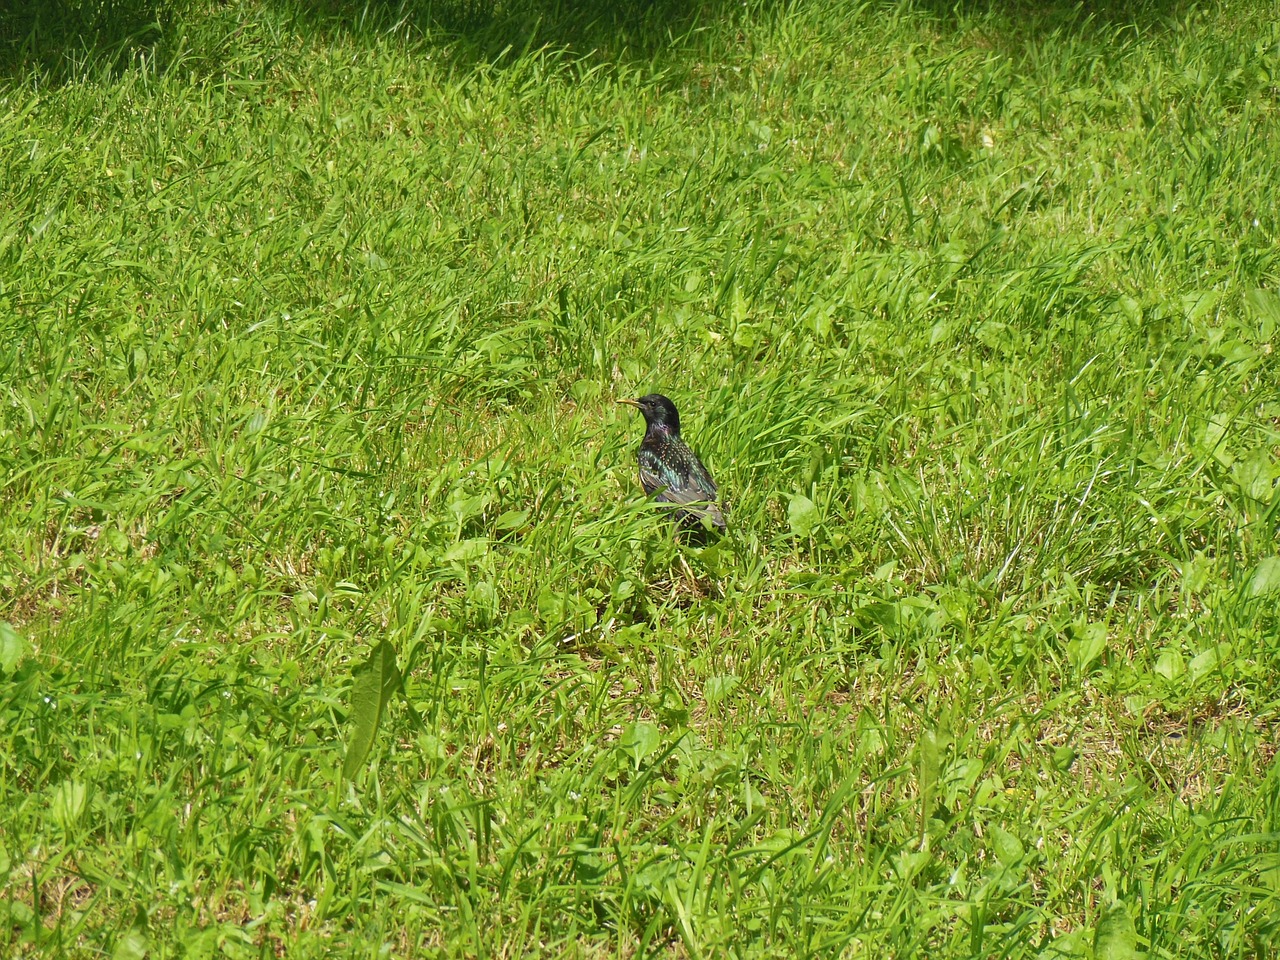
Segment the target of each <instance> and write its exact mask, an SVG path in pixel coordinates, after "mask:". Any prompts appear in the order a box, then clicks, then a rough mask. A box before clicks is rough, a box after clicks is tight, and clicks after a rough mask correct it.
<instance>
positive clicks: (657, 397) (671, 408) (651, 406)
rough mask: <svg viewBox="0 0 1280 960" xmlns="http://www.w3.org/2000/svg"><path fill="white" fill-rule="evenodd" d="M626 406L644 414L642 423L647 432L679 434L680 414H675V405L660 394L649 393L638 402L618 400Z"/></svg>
mask: <svg viewBox="0 0 1280 960" xmlns="http://www.w3.org/2000/svg"><path fill="white" fill-rule="evenodd" d="M618 402H619V403H625V404H627V406H630V407H635V408H636V409H637V410H639V411H640V412H641V413H643V414H644V423H645V426H646V427H647V428H648V429H649V430H661V431H663V432H665V433H671V434H677V435H678V434H679V433H680V414H678V413H676V405H675V404H674V403H672V402H671V401H670V400H668V399H667V398H666V397H664V396H663V395H662V394H660V393H650V394H646V395H645V396H643V397H641V398H640V399H639V400H619V401H618Z"/></svg>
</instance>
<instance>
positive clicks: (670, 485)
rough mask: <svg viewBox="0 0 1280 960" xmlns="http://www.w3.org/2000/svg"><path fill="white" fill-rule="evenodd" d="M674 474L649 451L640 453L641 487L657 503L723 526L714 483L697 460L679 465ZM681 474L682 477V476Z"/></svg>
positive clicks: (692, 459) (693, 459) (669, 467)
mask: <svg viewBox="0 0 1280 960" xmlns="http://www.w3.org/2000/svg"><path fill="white" fill-rule="evenodd" d="M681 466H683V467H684V468H685V469H684V470H683V471H677V470H674V469H672V468H671V466H670V465H668V464H666V463H663V462H662V460H661V459H660V458H659V457H658V456H657V455H656V454H651V453H650V452H649V451H648V450H641V451H640V485H641V486H642V487H644V491H645V493H647V494H649V495H650V496H653V497H656V499H657V500H658V502H659V503H670V504H672V505H674V506H677V507H681V508H684V510H685V511H686V512H688V513H691V514H693V515H694V516H697V517H707V518H708V519H709V520H711V522H712V523H714V524H715V525H716V526H718V527H723V526H724V515H723V514H722V513H721V512H720V508H719V507H718V506H717V505H716V502H715V500H716V492H717V489H716V484H715V481H714V480H712V479H711V474H709V473H708V472H707V468H706V467H704V466H703V465H702V464H701V462H699V461H698V459H697V458H696V457H694V458H691V460H690V461H689V462H685V463H682V464H681ZM682 474H683V475H682Z"/></svg>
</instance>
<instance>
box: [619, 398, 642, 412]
mask: <svg viewBox="0 0 1280 960" xmlns="http://www.w3.org/2000/svg"><path fill="white" fill-rule="evenodd" d="M617 402H618V403H625V404H626V405H627V406H628V407H635V408H636V409H637V410H639V409H640V401H639V400H618V401H617Z"/></svg>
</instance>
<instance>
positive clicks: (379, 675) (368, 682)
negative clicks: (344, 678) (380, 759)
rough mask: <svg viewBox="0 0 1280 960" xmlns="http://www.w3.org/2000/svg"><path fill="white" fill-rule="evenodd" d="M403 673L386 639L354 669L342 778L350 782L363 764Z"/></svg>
mask: <svg viewBox="0 0 1280 960" xmlns="http://www.w3.org/2000/svg"><path fill="white" fill-rule="evenodd" d="M400 685H401V681H400V670H399V669H398V668H397V667H396V653H395V651H394V650H392V649H391V644H389V643H387V641H385V640H383V641H382V642H381V643H380V644H378V645H377V646H376V647H374V648H373V652H372V653H370V654H369V659H368V660H366V661H365V662H364V663H362V664H360V666H358V667H356V669H355V680H354V682H353V683H352V684H351V719H352V722H353V725H352V728H351V735H350V736H349V737H348V738H347V756H346V759H344V760H343V762H342V776H343V777H344V778H346V779H348V780H350V779H351V778H352V777H354V776H355V775H356V771H358V770H359V769H360V767H361V766H362V765H363V764H364V761H365V758H366V757H368V756H369V751H370V750H371V749H372V748H373V741H374V739H375V738H376V737H377V735H378V724H379V723H381V722H382V712H383V711H384V710H385V709H386V707H387V704H388V703H389V702H390V701H391V697H392V696H393V695H394V694H395V692H396V691H397V690H398V689H400Z"/></svg>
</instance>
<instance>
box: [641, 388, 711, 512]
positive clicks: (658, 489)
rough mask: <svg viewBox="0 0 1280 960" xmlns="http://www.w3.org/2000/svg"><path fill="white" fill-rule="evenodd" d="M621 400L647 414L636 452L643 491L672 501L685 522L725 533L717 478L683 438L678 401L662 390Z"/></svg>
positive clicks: (666, 500)
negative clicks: (667, 396) (717, 495)
mask: <svg viewBox="0 0 1280 960" xmlns="http://www.w3.org/2000/svg"><path fill="white" fill-rule="evenodd" d="M618 402H619V403H625V404H627V405H628V406H631V407H635V408H636V409H637V410H639V411H640V412H641V413H642V414H644V427H645V429H644V440H642V441H641V442H640V450H639V452H638V454H637V459H638V460H639V461H640V486H642V487H643V488H644V492H645V493H646V494H647V495H648V496H651V497H655V498H656V499H657V501H658V502H659V503H666V504H670V505H671V507H670V509H672V510H674V511H675V515H676V519H677V520H679V521H680V522H681V523H682V524H683V525H685V526H689V527H695V528H696V527H703V528H704V529H705V526H704V521H706V522H709V523H711V524H712V525H713V526H714V527H715V528H716V529H717V530H719V531H720V532H721V533H723V532H724V529H725V524H724V513H722V512H721V510H720V507H719V505H718V504H717V503H716V482H715V481H714V480H712V479H711V474H710V473H709V472H708V471H707V468H706V467H704V466H703V465H702V461H701V460H699V459H698V455H697V454H696V453H694V452H693V451H692V450H690V449H689V445H688V444H687V443H685V442H684V440H682V439H681V438H680V414H679V413H677V412H676V405H675V404H674V403H672V402H671V401H670V400H669V399H668V398H666V397H664V396H663V395H662V394H660V393H650V394H647V395H645V396H643V397H640V398H639V399H638V400H619V401H618Z"/></svg>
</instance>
